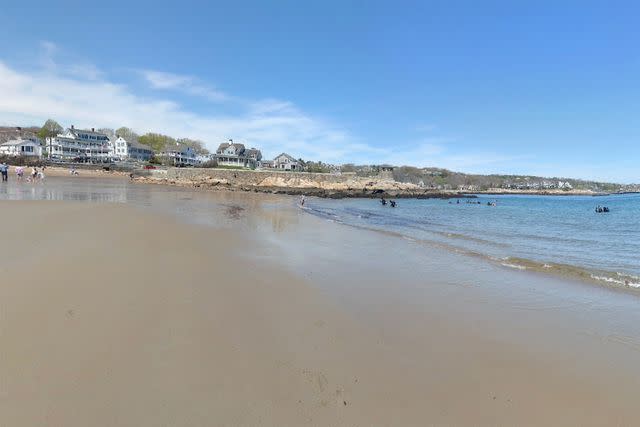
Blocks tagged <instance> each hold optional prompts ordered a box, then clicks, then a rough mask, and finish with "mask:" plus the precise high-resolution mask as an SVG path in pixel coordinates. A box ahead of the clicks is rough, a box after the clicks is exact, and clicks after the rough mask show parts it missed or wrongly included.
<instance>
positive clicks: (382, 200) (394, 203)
mask: <svg viewBox="0 0 640 427" xmlns="http://www.w3.org/2000/svg"><path fill="white" fill-rule="evenodd" d="M380 203H381V204H382V206H386V205H387V201H386V200H385V198H384V197H381V198H380ZM389 204H390V205H391V207H392V208H395V207H396V201H395V200H389Z"/></svg>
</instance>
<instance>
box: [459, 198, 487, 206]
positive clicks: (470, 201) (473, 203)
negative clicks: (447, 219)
mask: <svg viewBox="0 0 640 427" xmlns="http://www.w3.org/2000/svg"><path fill="white" fill-rule="evenodd" d="M449 204H450V205H452V204H453V202H452V201H451V200H449ZM459 204H460V199H456V205H459ZM467 204H468V205H481V204H482V202H481V201H479V200H477V201H476V200H467ZM487 206H498V203H497V202H496V201H489V202H487Z"/></svg>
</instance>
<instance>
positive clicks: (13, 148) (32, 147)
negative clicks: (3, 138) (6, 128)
mask: <svg viewBox="0 0 640 427" xmlns="http://www.w3.org/2000/svg"><path fill="white" fill-rule="evenodd" d="M0 155H5V156H12V157H17V156H28V157H41V156H42V145H41V144H40V140H39V139H38V138H36V137H32V138H29V139H23V138H16V139H12V140H9V141H7V142H4V143H2V144H0Z"/></svg>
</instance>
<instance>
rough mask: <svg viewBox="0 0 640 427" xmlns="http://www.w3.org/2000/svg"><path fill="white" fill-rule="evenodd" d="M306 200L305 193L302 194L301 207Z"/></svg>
mask: <svg viewBox="0 0 640 427" xmlns="http://www.w3.org/2000/svg"><path fill="white" fill-rule="evenodd" d="M305 200H306V198H305V197H304V194H303V195H302V196H300V207H304V201H305Z"/></svg>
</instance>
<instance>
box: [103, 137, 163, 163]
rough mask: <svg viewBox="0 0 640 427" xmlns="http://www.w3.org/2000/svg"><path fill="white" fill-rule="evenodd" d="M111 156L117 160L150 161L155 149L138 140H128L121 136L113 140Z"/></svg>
mask: <svg viewBox="0 0 640 427" xmlns="http://www.w3.org/2000/svg"><path fill="white" fill-rule="evenodd" d="M109 157H111V158H112V159H117V160H137V161H143V162H148V161H149V160H151V158H152V157H153V149H152V148H151V147H149V146H147V145H144V144H140V143H139V142H136V141H127V140H126V139H124V138H123V137H121V136H117V137H116V139H114V140H113V141H111V147H110V151H109Z"/></svg>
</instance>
